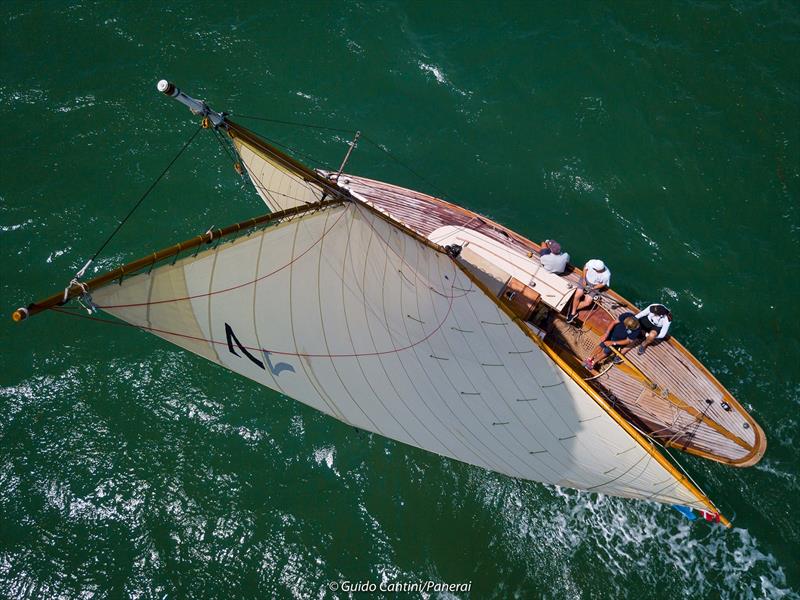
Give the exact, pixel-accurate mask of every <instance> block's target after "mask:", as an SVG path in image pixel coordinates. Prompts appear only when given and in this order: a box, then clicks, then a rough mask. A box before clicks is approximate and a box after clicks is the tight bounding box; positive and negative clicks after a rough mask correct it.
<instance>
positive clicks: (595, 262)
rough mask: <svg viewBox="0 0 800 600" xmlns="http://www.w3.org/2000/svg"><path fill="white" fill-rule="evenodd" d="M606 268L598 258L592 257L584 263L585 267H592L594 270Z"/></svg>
mask: <svg viewBox="0 0 800 600" xmlns="http://www.w3.org/2000/svg"><path fill="white" fill-rule="evenodd" d="M605 268H606V263H604V262H603V261H602V260H600V259H599V258H593V259H592V260H590V261H589V262H587V263H586V269H587V270H588V269H593V270H595V271H602V270H603V269H605Z"/></svg>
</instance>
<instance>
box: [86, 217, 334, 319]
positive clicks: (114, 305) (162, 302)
mask: <svg viewBox="0 0 800 600" xmlns="http://www.w3.org/2000/svg"><path fill="white" fill-rule="evenodd" d="M346 212H347V211H346V210H345V211H342V214H340V215H339V217H338V218H337V219H336V220H335V221H334V222H333V225H331V226H330V227H329V228H328V229H326V230H325V231H323V232H322V235H321V236H320V237H319V239H318V240H317V241H315V242H314V243H313V244H311V245H310V246H309V247H308V248H306V249H305V250H304V251H303V252H302V253H301V254H298V255H297V256H295V257H294V258H292V260H290V261H289V262H288V263H286V264H285V265H283V266H282V267H278V268H277V269H275V270H274V271H271V272H270V273H267V274H266V275H262V276H261V277H256V278H255V279H253V280H251V281H245V282H244V283H240V284H237V285H234V286H232V287H229V288H225V289H223V290H215V291H213V292H206V293H204V294H195V295H193V296H183V297H181V298H168V299H166V300H155V301H153V302H135V303H132V304H106V305H102V304H97V305H96V306H97V308H102V309H106V308H134V307H137V306H152V305H154V304H166V303H168V302H182V301H185V300H193V299H195V298H205V297H207V296H214V295H216V294H223V293H225V292H231V291H233V290H238V289H239V288H243V287H245V286H248V285H253V284H254V283H257V282H259V281H261V280H262V279H266V278H267V277H270V276H272V275H274V274H275V273H278V272H279V271H283V270H284V269H285V268H287V267H289V266H291V265H292V264H293V263H294V262H296V261H298V260H299V259H301V258H302V257H303V256H305V255H306V254H308V253H309V252H311V249H312V248H314V246H316V245H317V244H319V243H320V242H321V241H322V240H323V239H324V238H325V236H326V235H328V233H330V232H331V231H332V230H333V228H334V227H336V225H337V223H339V221H340V220H341V218H342V217H343V216H344V214H345V213H346Z"/></svg>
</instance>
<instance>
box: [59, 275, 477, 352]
mask: <svg viewBox="0 0 800 600" xmlns="http://www.w3.org/2000/svg"><path fill="white" fill-rule="evenodd" d="M455 272H456V269H455V267H454V268H453V275H454V276H455ZM454 285H455V283H454V284H453V285H451V289H452V287H453V286H454ZM465 295H466V294H462V295H461V296H453V295H450V296H445V297H446V298H449V299H450V303H449V305H448V307H447V313H446V314H445V315H444V318H443V319H442V321H441V322H440V323H439V324H438V325H437V326H436V327H435V328H434V329H433V330H432V331H431V332H430V333H429V334H428V335H426V336H425V337H424V338H422V339H420V340H418V341H416V342H414V343H412V344H409V345H408V346H403V347H402V348H395V349H392V350H382V351H376V352H355V353H352V354H311V353H307V352H286V351H282V350H270V349H269V348H256V347H254V346H242V348H244V349H246V350H251V351H253V352H269V353H270V354H279V355H281V356H297V357H305V358H358V357H361V356H382V355H386V354H398V353H400V352H403V351H404V350H410V349H411V348H413V347H414V346H418V345H419V344H421V343H422V342H425V341H427V340H428V339H430V338H431V336H433V334H435V333H436V332H438V331H439V330H440V329H441V328H442V326H443V325H444V324H445V322H446V321H447V319H448V317H449V316H450V313H451V312H452V311H453V301H454V300H455V299H456V298H461V297H463V296H465ZM50 310H53V311H55V312H57V313H61V314H64V315H68V316H70V317H77V318H79V319H88V320H89V321H97V322H99V323H106V324H108V325H122V326H125V327H133V328H134V329H141V330H143V331H149V332H151V333H160V334H163V335H171V336H175V337H181V338H185V339H189V340H193V341H196V342H205V343H207V344H215V345H219V346H227V345H228V342H220V341H218V340H212V339H207V338H204V337H198V336H195V335H188V334H185V333H178V332H176V331H167V330H166V329H158V328H156V327H146V326H144V325H134V324H133V323H127V322H125V321H111V320H110V319H100V318H98V317H92V316H89V315H79V314H75V313H74V312H70V311H66V310H63V309H62V308H59V307H53V308H51V309H50Z"/></svg>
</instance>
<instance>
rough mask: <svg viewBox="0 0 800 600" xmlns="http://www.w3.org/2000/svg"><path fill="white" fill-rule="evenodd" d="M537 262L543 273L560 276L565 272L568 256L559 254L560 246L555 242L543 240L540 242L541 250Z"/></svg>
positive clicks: (563, 253)
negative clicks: (542, 268)
mask: <svg viewBox="0 0 800 600" xmlns="http://www.w3.org/2000/svg"><path fill="white" fill-rule="evenodd" d="M539 262H540V263H542V267H544V270H545V271H549V272H550V273H555V274H556V275H561V274H562V273H563V272H564V271H566V270H567V265H568V264H569V254H567V253H566V252H561V244H559V243H558V242H557V241H555V240H545V241H543V242H542V249H541V250H539Z"/></svg>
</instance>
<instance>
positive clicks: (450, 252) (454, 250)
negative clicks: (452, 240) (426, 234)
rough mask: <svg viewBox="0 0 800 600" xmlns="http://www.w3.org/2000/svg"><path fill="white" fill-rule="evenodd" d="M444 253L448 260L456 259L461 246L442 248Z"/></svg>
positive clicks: (451, 245)
mask: <svg viewBox="0 0 800 600" xmlns="http://www.w3.org/2000/svg"><path fill="white" fill-rule="evenodd" d="M444 251H445V252H447V256H449V257H450V258H456V257H458V255H459V254H461V246H459V245H458V244H450V245H449V246H445V247H444Z"/></svg>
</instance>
